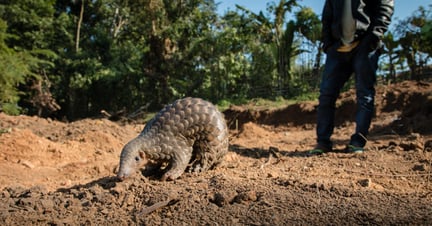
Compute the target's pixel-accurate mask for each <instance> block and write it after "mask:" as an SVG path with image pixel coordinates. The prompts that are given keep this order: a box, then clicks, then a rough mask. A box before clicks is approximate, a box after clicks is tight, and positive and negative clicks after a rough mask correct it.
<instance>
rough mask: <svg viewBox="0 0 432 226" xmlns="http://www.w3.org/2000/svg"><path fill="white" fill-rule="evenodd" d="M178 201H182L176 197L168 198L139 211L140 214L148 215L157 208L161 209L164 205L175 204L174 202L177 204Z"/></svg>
mask: <svg viewBox="0 0 432 226" xmlns="http://www.w3.org/2000/svg"><path fill="white" fill-rule="evenodd" d="M178 201H180V200H179V199H175V198H174V199H168V200H166V201H161V202H157V203H155V204H153V205H151V206H148V207H144V208H143V209H142V210H141V212H140V213H139V215H143V216H146V215H148V214H150V213H152V212H153V211H155V210H157V209H160V208H162V207H165V206H171V205H174V204H176V203H177V202H178Z"/></svg>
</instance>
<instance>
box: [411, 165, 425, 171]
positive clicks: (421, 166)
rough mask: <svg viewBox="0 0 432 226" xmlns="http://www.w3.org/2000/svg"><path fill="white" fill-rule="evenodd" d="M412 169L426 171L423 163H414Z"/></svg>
mask: <svg viewBox="0 0 432 226" xmlns="http://www.w3.org/2000/svg"><path fill="white" fill-rule="evenodd" d="M412 169H413V170H414V171H426V166H425V165H424V164H420V165H414V167H413V168H412Z"/></svg>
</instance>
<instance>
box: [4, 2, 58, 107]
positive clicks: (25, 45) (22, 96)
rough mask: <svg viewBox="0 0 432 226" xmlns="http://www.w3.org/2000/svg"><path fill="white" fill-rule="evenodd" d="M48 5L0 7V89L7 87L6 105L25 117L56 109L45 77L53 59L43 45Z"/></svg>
mask: <svg viewBox="0 0 432 226" xmlns="http://www.w3.org/2000/svg"><path fill="white" fill-rule="evenodd" d="M52 4H53V1H52V0H45V1H44V0H38V1H30V0H17V1H5V2H1V4H0V18H1V19H2V21H3V22H2V40H1V42H2V43H3V44H2V45H3V48H2V57H4V59H3V60H2V64H3V65H2V68H4V69H5V70H4V73H3V74H2V77H3V81H4V83H3V86H7V87H5V91H4V92H7V93H9V94H8V96H9V98H8V100H7V102H8V103H9V104H11V105H10V106H12V105H14V106H16V107H15V108H14V110H13V111H14V112H17V109H19V107H18V104H19V105H20V106H21V107H24V108H26V109H27V110H29V111H30V112H29V113H39V114H42V112H43V111H44V110H47V111H49V112H51V111H55V110H57V109H58V105H57V104H56V103H55V100H54V99H53V98H52V96H51V93H50V90H49V87H48V85H47V84H49V81H47V73H48V71H49V70H50V69H51V68H52V67H53V66H54V65H53V63H52V61H53V60H54V59H55V58H56V55H55V54H54V53H53V52H52V51H50V50H49V46H50V43H49V41H47V40H49V38H47V37H49V35H50V32H51V31H52V30H51V28H52V26H51V25H52V24H51V22H52V17H53V12H54V9H53V5H52ZM4 22H6V23H4ZM6 24H7V25H6ZM6 90H8V91H6ZM18 100H20V101H19V102H18Z"/></svg>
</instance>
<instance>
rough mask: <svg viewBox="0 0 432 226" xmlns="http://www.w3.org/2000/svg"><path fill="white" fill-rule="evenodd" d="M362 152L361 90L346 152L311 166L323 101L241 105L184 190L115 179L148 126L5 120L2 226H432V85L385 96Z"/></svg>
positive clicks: (178, 184) (342, 138)
mask: <svg viewBox="0 0 432 226" xmlns="http://www.w3.org/2000/svg"><path fill="white" fill-rule="evenodd" d="M376 98H377V100H376V105H377V111H376V117H375V118H374V121H373V125H372V128H371V134H370V136H369V142H368V144H367V146H366V148H367V151H366V152H365V153H363V154H344V153H342V152H341V150H342V149H343V148H344V145H345V144H346V143H347V142H348V139H349V137H350V135H351V133H352V132H353V130H354V126H355V125H354V123H353V122H352V120H353V117H354V112H355V108H356V107H355V95H354V91H353V90H351V91H349V92H346V93H343V94H342V95H341V98H340V100H339V101H338V110H337V114H336V118H337V127H336V129H335V133H334V136H333V138H334V141H335V144H336V151H335V152H332V153H326V154H324V155H321V156H308V155H307V151H308V150H309V149H310V148H312V147H313V146H314V144H315V114H316V106H317V102H303V103H298V104H293V105H290V106H287V107H285V108H280V109H260V110H258V108H255V107H254V106H247V105H246V106H232V107H231V108H229V109H228V110H226V111H225V112H224V113H225V116H226V118H227V121H228V124H229V127H230V151H229V153H228V154H227V156H226V158H225V161H224V163H223V164H222V165H221V166H219V167H218V168H216V169H214V170H211V171H208V172H204V173H200V174H194V173H185V174H183V175H182V177H181V178H180V179H178V180H176V181H168V182H162V181H160V180H158V177H157V176H154V175H146V176H144V175H143V174H142V173H140V172H137V174H136V175H134V177H133V178H131V179H129V180H126V181H123V182H118V181H117V180H116V179H115V177H114V175H115V174H114V172H115V170H116V167H117V164H118V161H119V154H120V151H121V148H122V147H123V145H124V144H125V143H126V142H127V141H129V140H130V139H132V138H133V137H135V136H136V135H137V134H138V133H139V132H140V131H141V130H142V128H143V126H144V125H143V124H133V123H125V122H123V123H119V122H112V121H109V120H107V119H85V120H81V121H76V122H72V123H64V122H59V121H54V120H50V119H43V118H38V117H29V116H8V115H5V114H3V113H0V224H1V225H64V224H66V225H77V224H78V225H80V224H86V225H137V224H138V225H292V224H304V225H310V224H312V225H316V224H332V225H340V224H344V225H346V224H350V225H356V224H362V225H363V224H380V225H381V224H391V225H394V224H417V225H418V224H420V225H430V224H432V205H431V203H432V83H428V82H421V83H420V82H403V83H400V84H394V85H387V86H379V87H377V95H376Z"/></svg>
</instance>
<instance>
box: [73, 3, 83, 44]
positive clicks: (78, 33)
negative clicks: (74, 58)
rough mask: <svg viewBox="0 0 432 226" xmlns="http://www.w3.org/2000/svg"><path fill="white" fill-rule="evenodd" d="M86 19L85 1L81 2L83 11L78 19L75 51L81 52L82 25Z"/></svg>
mask: <svg viewBox="0 0 432 226" xmlns="http://www.w3.org/2000/svg"><path fill="white" fill-rule="evenodd" d="M83 17H84V0H82V1H81V10H80V16H79V19H78V25H77V31H76V39H75V51H76V52H79V43H80V32H81V24H82V21H83Z"/></svg>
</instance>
